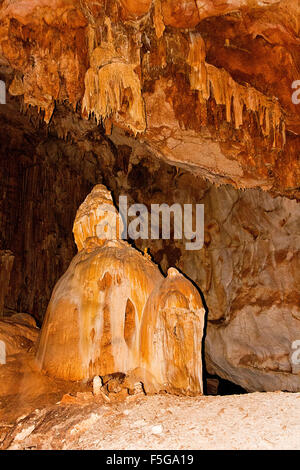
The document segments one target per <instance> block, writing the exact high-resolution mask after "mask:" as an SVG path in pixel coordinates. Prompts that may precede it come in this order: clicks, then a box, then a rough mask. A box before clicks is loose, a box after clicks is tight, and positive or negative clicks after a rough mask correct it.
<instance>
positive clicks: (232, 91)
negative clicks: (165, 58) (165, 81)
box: [187, 34, 285, 147]
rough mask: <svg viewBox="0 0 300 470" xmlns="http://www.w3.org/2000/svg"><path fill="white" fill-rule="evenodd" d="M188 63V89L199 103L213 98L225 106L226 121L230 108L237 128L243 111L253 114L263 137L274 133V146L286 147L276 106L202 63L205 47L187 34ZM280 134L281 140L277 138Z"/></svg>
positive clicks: (249, 88) (283, 126)
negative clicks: (257, 118) (256, 115)
mask: <svg viewBox="0 0 300 470" xmlns="http://www.w3.org/2000/svg"><path fill="white" fill-rule="evenodd" d="M187 62H188V64H189V65H190V67H191V71H190V86H191V89H192V90H197V91H198V94H199V100H200V102H203V101H207V100H208V99H209V98H210V97H211V96H212V97H213V98H214V99H215V101H216V104H217V105H225V107H226V120H227V122H231V120H232V113H231V107H232V108H233V115H234V126H235V128H236V129H239V128H240V127H241V126H242V125H243V110H244V108H245V109H246V110H248V111H252V112H255V113H257V114H258V116H259V124H260V127H261V131H262V134H263V135H264V136H265V137H269V136H270V135H271V134H272V133H273V134H274V138H273V146H274V147H276V146H279V145H280V142H282V145H284V144H285V124H284V116H283V113H282V110H281V108H280V105H279V103H278V102H277V101H276V100H275V99H271V98H268V97H267V96H265V95H264V94H263V93H261V92H259V91H257V90H256V89H254V88H253V87H250V86H243V85H240V84H239V83H237V82H235V81H234V80H233V78H232V77H231V75H230V74H229V73H228V72H227V71H226V70H224V69H218V68H217V67H214V66H213V65H211V64H208V63H207V62H205V44H204V41H203V39H202V37H201V36H200V35H199V34H190V50H189V55H188V59H187ZM280 135H281V136H282V138H281V139H278V138H277V137H278V136H280Z"/></svg>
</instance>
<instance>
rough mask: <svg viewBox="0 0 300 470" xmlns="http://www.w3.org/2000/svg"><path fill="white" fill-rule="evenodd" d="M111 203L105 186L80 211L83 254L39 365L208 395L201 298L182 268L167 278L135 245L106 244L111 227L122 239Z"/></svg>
mask: <svg viewBox="0 0 300 470" xmlns="http://www.w3.org/2000/svg"><path fill="white" fill-rule="evenodd" d="M107 201H108V202H111V201H112V200H111V196H110V193H109V192H108V191H107V190H106V191H105V188H104V186H99V185H98V186H96V187H95V188H94V190H93V191H92V193H91V194H90V195H88V197H87V198H86V200H85V201H84V203H83V204H82V205H81V207H80V208H79V210H78V213H77V217H76V220H75V223H74V233H75V240H76V242H77V245H78V248H79V249H80V251H79V253H78V254H77V255H76V256H75V258H74V259H73V260H72V262H71V264H70V266H69V268H68V270H67V271H66V273H65V274H64V275H63V277H62V278H61V279H60V280H59V281H58V283H57V284H56V286H55V289H54V291H53V294H52V297H51V300H50V303H49V306H48V309H47V313H46V317H45V321H44V324H43V327H42V332H41V337H40V342H39V347H38V352H37V361H38V363H39V365H40V367H41V369H42V370H43V371H45V372H46V373H48V374H50V375H53V376H55V377H58V378H62V379H66V380H81V379H91V378H93V377H94V376H96V375H100V376H105V375H108V374H114V373H125V374H130V372H132V371H135V376H139V377H140V380H141V381H142V382H143V383H144V386H145V389H146V390H152V391H157V392H158V391H160V390H164V391H170V392H176V393H183V394H198V393H202V391H203V387H202V358H201V341H202V334H203V326H204V314H205V310H204V308H203V305H202V301H201V297H200V294H199V292H198V291H197V289H196V288H195V287H194V286H193V285H192V284H191V283H190V282H189V281H188V280H187V279H186V278H185V277H184V276H182V275H180V274H179V273H178V272H177V271H176V270H169V274H168V278H167V279H164V277H163V275H162V274H161V273H160V271H159V269H158V267H157V265H155V264H154V263H153V262H152V261H151V260H150V259H149V257H148V256H147V255H146V256H144V255H143V254H142V253H140V252H139V251H137V250H136V249H134V248H132V247H131V246H130V245H129V244H128V243H127V242H125V241H123V240H118V239H117V238H115V239H108V240H101V239H99V238H98V237H97V236H96V235H95V234H96V233H97V226H99V224H103V223H105V221H106V222H107V226H108V227H109V229H108V231H107V233H108V234H109V237H108V238H110V237H111V236H112V234H113V233H116V231H114V230H113V223H115V222H116V220H117V219H116V218H114V217H112V215H113V212H110V211H109V210H107V209H109V208H110V207H113V206H112V203H111V204H107ZM103 204H107V205H106V206H103ZM101 208H102V213H101ZM103 208H104V209H103ZM103 219H105V220H103ZM101 226H102V225H101Z"/></svg>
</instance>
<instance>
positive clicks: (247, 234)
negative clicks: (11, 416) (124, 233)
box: [0, 110, 300, 390]
mask: <svg viewBox="0 0 300 470" xmlns="http://www.w3.org/2000/svg"><path fill="white" fill-rule="evenodd" d="M61 112H62V110H61ZM19 118H20V119H21V120H22V123H23V124H22V126H19V127H18V125H17V124H18V123H17V122H13V124H12V122H10V124H8V123H9V121H8V120H6V121H4V120H3V121H2V124H3V125H2V127H1V129H2V136H1V137H2V142H5V144H4V145H3V146H2V151H1V156H0V158H1V166H0V168H1V169H0V172H1V197H0V200H1V206H0V214H1V219H0V221H1V222H0V241H1V244H0V249H1V250H11V251H12V252H13V254H14V256H15V260H14V265H13V269H12V273H11V280H10V288H9V293H8V295H7V296H6V301H5V307H6V309H13V310H16V311H26V312H29V313H31V314H33V315H34V316H35V317H36V318H37V319H38V320H39V321H40V322H41V321H42V319H43V317H44V314H45V311H46V307H47V304H48V302H49V299H50V295H51V292H52V289H53V287H54V285H55V283H56V281H57V280H58V279H59V277H60V276H61V275H62V274H63V273H64V272H65V270H66V268H67V267H68V264H69V262H70V260H71V259H72V257H73V256H74V254H75V252H76V249H75V244H74V240H73V235H72V225H73V221H74V218H75V214H76V210H77V208H78V206H79V205H80V203H81V202H82V201H83V200H84V198H85V197H86V195H87V194H88V193H89V191H90V190H91V188H92V187H93V186H94V185H95V184H96V183H104V184H105V185H106V186H107V187H108V188H109V189H110V190H111V191H112V194H113V197H114V200H115V202H116V204H118V197H119V196H120V195H127V196H128V202H129V204H130V203H133V202H138V203H144V204H145V205H146V206H148V207H149V208H150V205H151V204H152V203H163V202H165V203H167V204H169V205H171V204H173V203H175V202H179V203H181V204H187V203H203V204H204V208H205V243H204V247H203V249H201V250H199V251H187V250H186V249H185V245H184V242H182V241H180V240H172V239H171V240H137V241H136V246H137V247H138V248H140V249H141V250H144V249H145V248H148V250H149V252H150V255H151V256H152V258H153V260H154V261H156V262H157V263H158V264H159V265H160V266H161V268H162V270H163V271H164V272H165V273H166V271H167V269H168V268H169V267H170V266H175V267H177V268H178V269H179V270H181V271H182V272H183V273H184V274H186V275H187V276H188V277H189V278H190V279H191V280H193V281H194V282H195V284H196V285H197V286H198V287H199V288H200V289H201V291H202V293H203V295H204V299H205V302H206V304H207V308H208V316H207V320H208V322H207V330H206V340H205V352H206V367H207V370H208V371H209V372H210V373H212V374H213V373H217V374H218V375H219V376H221V377H223V378H225V379H228V380H231V381H234V382H235V383H237V384H239V385H241V386H243V387H244V388H245V389H247V390H276V389H286V390H299V389H300V377H299V373H297V371H296V370H294V369H293V365H292V364H291V360H290V355H291V352H292V351H291V344H292V342H293V341H294V340H297V339H299V337H300V309H299V305H300V302H299V300H300V299H299V283H300V279H299V273H300V269H299V267H300V256H299V247H300V243H299V241H300V227H299V216H300V207H299V204H298V203H297V201H295V200H290V199H287V198H285V197H281V196H276V197H274V196H271V195H270V194H268V193H266V192H264V191H262V190H259V189H248V190H237V189H235V188H234V187H232V186H230V185H222V186H217V185H215V184H211V183H210V182H208V181H207V180H205V179H203V178H202V177H200V176H196V175H193V174H191V173H190V172H189V171H187V170H185V169H183V168H178V167H175V166H171V165H168V164H167V163H166V162H165V161H163V160H161V159H158V158H156V157H154V156H153V154H152V153H151V151H149V149H148V148H147V147H146V146H144V145H143V144H142V143H141V142H140V141H139V140H137V139H134V138H133V137H130V136H128V135H123V134H115V135H113V137H112V138H111V139H108V137H107V136H105V134H104V133H103V132H102V131H101V129H98V128H92V132H91V128H88V129H86V133H85V136H84V137H83V138H82V139H81V140H79V141H77V142H75V141H74V140H73V139H72V138H70V137H68V135H65V136H64V138H60V137H59V136H58V134H59V132H57V131H55V132H54V131H51V128H50V130H49V129H48V130H47V129H46V128H45V126H44V124H42V123H41V124H40V125H39V126H36V123H35V126H33V125H32V123H31V121H32V119H33V118H34V116H32V115H30V114H29V115H27V116H22V117H18V119H19ZM64 118H65V119H69V115H68V114H65V115H64ZM26 119H27V120H28V121H26ZM24 120H25V121H24ZM62 122H63V121H62ZM5 123H6V124H5ZM24 123H25V124H26V125H25V124H24ZM12 125H13V126H14V127H12ZM76 126H79V124H78V122H77V124H76ZM76 126H75V128H76ZM67 128H68V129H70V128H71V126H70V123H69V122H68V126H67ZM61 129H62V127H61V128H60V132H61V133H62V134H63V133H64V132H63V131H62V130H61ZM46 131H47V133H46ZM8 135H9V136H10V137H11V138H10V139H7V138H6V139H5V136H6V137H7V136H8ZM87 137H88V138H87Z"/></svg>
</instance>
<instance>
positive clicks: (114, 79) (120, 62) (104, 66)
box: [82, 19, 146, 135]
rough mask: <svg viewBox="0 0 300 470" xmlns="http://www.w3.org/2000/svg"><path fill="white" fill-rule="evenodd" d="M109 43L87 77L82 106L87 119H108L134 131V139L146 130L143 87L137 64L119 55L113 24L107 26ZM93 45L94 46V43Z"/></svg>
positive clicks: (93, 56)
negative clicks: (114, 41) (137, 72)
mask: <svg viewBox="0 0 300 470" xmlns="http://www.w3.org/2000/svg"><path fill="white" fill-rule="evenodd" d="M105 25H106V28H107V41H105V42H103V43H101V44H100V46H98V47H96V48H95V49H94V50H93V51H92V53H91V58H90V68H89V69H88V70H87V72H86V75H85V93H84V97H83V103H82V113H83V115H84V116H86V115H91V114H94V116H95V117H96V120H97V122H98V123H103V124H104V125H105V121H106V120H107V119H109V120H112V121H115V122H116V123H118V124H119V125H120V126H121V127H125V128H127V129H130V130H131V131H132V132H133V133H134V135H136V134H137V133H139V132H144V131H145V129H146V117H145V109H144V102H143V98H142V93H141V83H140V79H139V77H138V75H137V74H136V72H135V68H136V64H131V63H127V59H126V58H124V57H120V55H119V54H118V53H117V52H116V50H115V47H114V43H113V37H112V30H111V24H110V21H109V19H107V21H106V22H105ZM90 43H94V39H91V41H90Z"/></svg>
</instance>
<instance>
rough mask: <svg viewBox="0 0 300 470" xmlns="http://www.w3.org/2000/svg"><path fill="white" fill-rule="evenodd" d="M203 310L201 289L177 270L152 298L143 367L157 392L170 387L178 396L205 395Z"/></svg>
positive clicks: (143, 341)
mask: <svg viewBox="0 0 300 470" xmlns="http://www.w3.org/2000/svg"><path fill="white" fill-rule="evenodd" d="M201 306H202V301H201V297H200V294H199V292H198V291H197V289H196V288H195V287H194V286H193V284H192V283H191V282H190V281H188V280H187V279H186V278H185V277H184V276H183V275H182V274H180V273H179V272H178V271H177V270H176V269H175V268H170V269H169V270H168V277H167V278H166V279H163V281H162V282H161V284H160V285H159V286H158V287H157V288H156V289H155V290H154V291H153V292H152V294H151V295H150V298H149V299H148V302H147V304H146V308H145V313H144V316H143V322H142V326H141V356H142V361H141V364H142V368H143V369H144V370H146V371H148V372H149V373H150V374H151V379H152V382H153V383H154V386H156V388H157V390H160V389H161V388H163V385H164V384H167V390H168V391H170V392H175V393H176V392H180V390H186V391H188V392H189V393H191V394H193V393H197V392H199V389H200V390H201V392H202V391H203V390H202V358H201V348H200V347H199V345H200V344H201V339H202V331H203V323H204V318H203V313H204V309H203V308H201ZM148 380H149V379H148Z"/></svg>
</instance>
